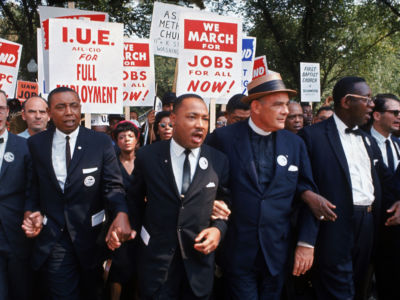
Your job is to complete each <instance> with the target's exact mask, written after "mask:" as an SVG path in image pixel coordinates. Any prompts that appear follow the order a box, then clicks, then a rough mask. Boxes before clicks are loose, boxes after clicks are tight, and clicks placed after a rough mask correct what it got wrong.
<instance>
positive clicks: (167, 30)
mask: <svg viewBox="0 0 400 300" xmlns="http://www.w3.org/2000/svg"><path fill="white" fill-rule="evenodd" d="M190 10H192V9H190V8H186V7H182V6H178V5H173V4H166V3H161V2H154V6H153V16H152V19H151V29H150V40H151V41H152V42H153V46H154V54H156V55H162V56H167V57H175V58H177V57H178V53H179V15H180V13H181V12H182V11H190Z"/></svg>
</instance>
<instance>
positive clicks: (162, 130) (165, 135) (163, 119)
mask: <svg viewBox="0 0 400 300" xmlns="http://www.w3.org/2000/svg"><path fill="white" fill-rule="evenodd" d="M170 115H171V112H169V111H160V112H159V113H158V114H157V115H156V120H155V122H154V129H155V134H156V140H157V141H164V140H169V139H171V137H172V124H171V120H170Z"/></svg>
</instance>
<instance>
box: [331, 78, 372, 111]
mask: <svg viewBox="0 0 400 300" xmlns="http://www.w3.org/2000/svg"><path fill="white" fill-rule="evenodd" d="M359 82H366V81H365V79H364V78H362V77H357V76H346V77H343V78H342V79H340V80H339V81H338V82H336V84H335V86H334V87H333V91H332V97H333V103H334V105H335V107H337V106H339V104H340V100H341V99H342V98H343V97H344V96H346V95H347V94H353V93H354V85H355V84H356V83H359Z"/></svg>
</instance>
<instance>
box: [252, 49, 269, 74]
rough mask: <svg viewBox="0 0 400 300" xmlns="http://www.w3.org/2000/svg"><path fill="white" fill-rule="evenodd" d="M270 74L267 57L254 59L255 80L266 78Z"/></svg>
mask: <svg viewBox="0 0 400 300" xmlns="http://www.w3.org/2000/svg"><path fill="white" fill-rule="evenodd" d="M267 72H268V66H267V58H266V57H265V55H263V56H258V57H256V58H255V59H254V66H253V80H254V79H256V78H259V77H261V76H265V75H266V74H267Z"/></svg>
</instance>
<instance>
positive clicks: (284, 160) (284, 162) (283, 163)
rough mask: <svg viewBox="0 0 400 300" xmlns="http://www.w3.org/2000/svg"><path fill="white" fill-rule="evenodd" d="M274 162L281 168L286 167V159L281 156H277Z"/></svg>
mask: <svg viewBox="0 0 400 300" xmlns="http://www.w3.org/2000/svg"><path fill="white" fill-rule="evenodd" d="M276 161H277V162H278V164H279V165H280V166H282V167H284V166H286V165H287V158H286V157H285V156H283V155H279V156H278V157H277V159H276Z"/></svg>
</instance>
